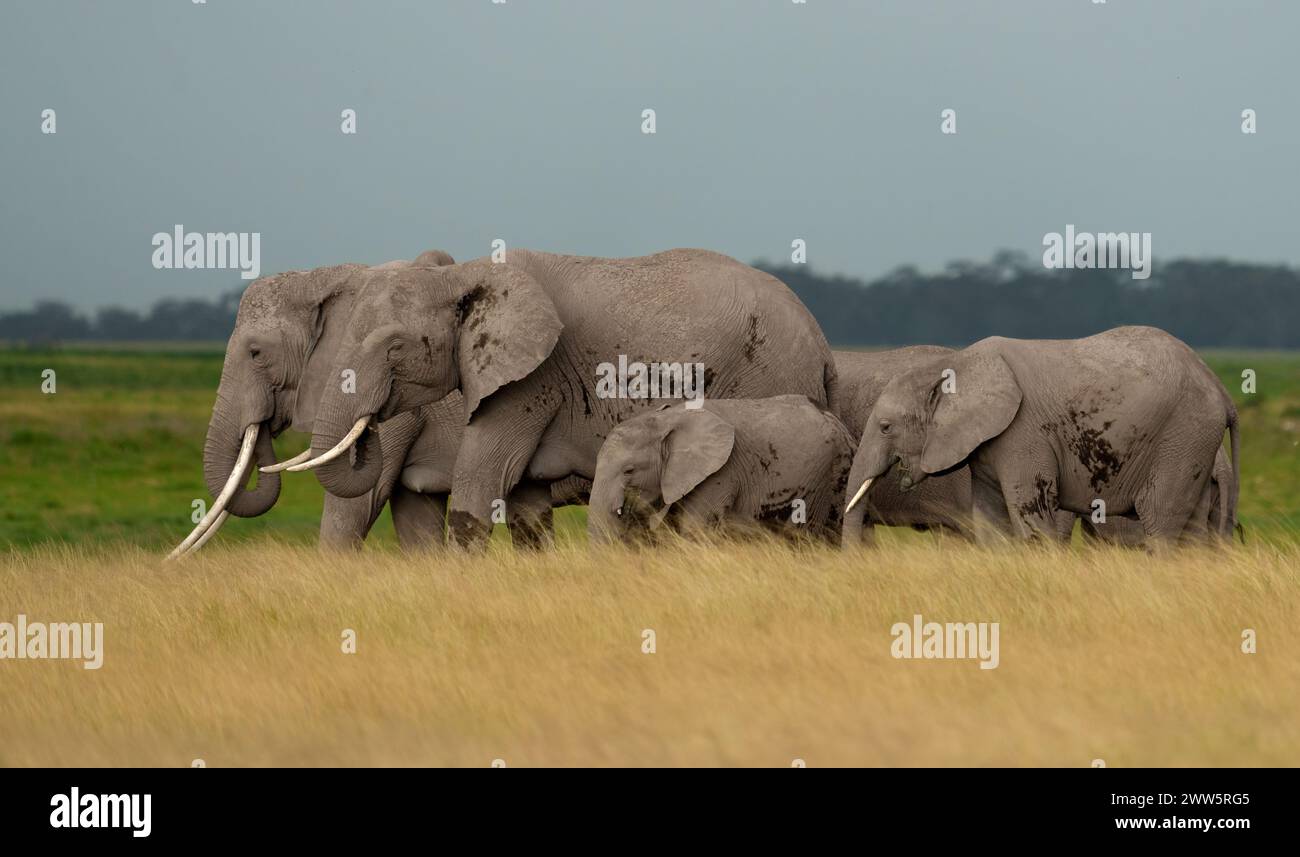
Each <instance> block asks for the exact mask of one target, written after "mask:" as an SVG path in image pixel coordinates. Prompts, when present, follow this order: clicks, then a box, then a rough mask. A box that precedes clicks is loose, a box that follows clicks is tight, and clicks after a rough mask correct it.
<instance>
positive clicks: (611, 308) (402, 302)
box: [294, 249, 835, 545]
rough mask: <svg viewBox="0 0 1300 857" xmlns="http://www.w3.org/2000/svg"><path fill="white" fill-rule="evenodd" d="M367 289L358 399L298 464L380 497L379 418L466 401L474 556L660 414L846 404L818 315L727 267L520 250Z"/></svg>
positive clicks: (672, 258)
mask: <svg viewBox="0 0 1300 857" xmlns="http://www.w3.org/2000/svg"><path fill="white" fill-rule="evenodd" d="M367 279H368V283H367V285H366V288H365V292H364V293H363V295H362V296H361V297H359V298H358V300H357V305H356V308H355V309H354V310H353V313H352V318H351V319H350V321H349V323H348V331H347V333H346V334H345V344H344V345H343V346H342V347H341V348H340V350H339V358H338V361H337V363H336V365H335V373H336V374H337V373H338V372H342V371H349V370H350V371H351V372H353V373H354V375H355V378H356V386H355V390H354V391H352V392H350V393H349V392H346V391H341V390H339V389H338V388H337V386H335V387H331V388H327V389H326V390H325V392H324V395H323V396H322V399H321V402H320V406H319V408H318V413H317V419H316V422H315V434H314V436H313V438H312V451H313V453H315V455H316V457H315V458H314V459H313V460H312V461H308V462H303V463H302V464H299V465H295V466H294V467H295V469H298V468H301V469H313V470H314V471H315V473H316V474H317V478H318V479H319V480H320V482H321V484H322V485H323V486H324V487H325V489H326V490H327V491H329V492H330V493H332V494H337V495H339V496H342V497H355V496H359V495H361V494H364V493H366V492H368V491H370V490H371V489H372V488H373V487H374V485H375V480H376V479H377V478H378V476H379V474H380V473H382V470H383V453H382V450H381V449H380V447H379V444H378V443H377V438H376V432H375V431H373V430H372V429H371V425H372V422H371V421H372V420H375V421H378V425H379V426H381V427H382V426H383V425H384V424H385V421H386V420H389V419H391V418H393V417H394V416H396V415H400V414H402V413H404V412H406V411H410V410H412V409H415V408H418V407H420V406H421V405H423V404H425V403H427V402H430V401H437V400H439V399H441V398H442V397H444V396H446V395H447V394H448V393H450V392H452V391H453V390H459V391H461V393H462V394H463V395H464V397H465V414H466V420H467V421H466V426H465V436H464V440H463V441H462V443H461V447H460V452H459V455H458V456H457V460H456V473H455V477H454V479H453V483H452V492H451V507H450V512H449V518H448V529H449V531H450V532H451V534H452V536H453V537H454V538H455V539H456V541H457V543H459V544H470V545H481V544H482V543H483V541H484V540H485V538H486V536H487V534H488V532H489V531H490V529H491V526H492V522H493V520H494V515H495V513H496V512H497V510H498V509H499V504H500V503H501V502H502V501H505V502H506V508H507V509H511V508H514V507H515V506H516V498H518V497H520V496H521V495H523V496H531V497H538V496H545V493H544V489H545V486H546V485H547V484H549V483H553V482H554V481H556V480H561V479H566V478H568V477H572V476H578V477H581V478H583V479H587V480H590V479H591V478H593V476H594V475H595V468H596V454H597V452H598V450H599V449H600V445H601V442H602V441H603V439H604V438H605V436H606V435H607V434H608V433H609V432H610V430H611V429H613V428H614V427H615V426H616V425H618V424H619V423H620V422H622V421H623V420H624V419H626V418H628V417H629V416H631V415H634V414H636V413H639V412H642V411H643V410H645V409H647V408H649V407H652V406H655V405H660V404H664V403H666V402H674V401H680V400H681V399H683V398H692V399H693V398H698V397H700V396H705V397H708V398H763V397H767V396H774V395H781V394H786V393H789V394H798V395H804V396H807V397H808V398H809V399H811V400H812V401H813V402H814V403H815V404H817V405H819V406H822V407H826V406H828V404H829V403H830V401H831V399H832V397H833V391H834V385H835V366H834V363H833V361H832V358H831V352H830V346H829V345H827V343H826V339H825V337H824V336H823V335H822V332H821V328H820V327H818V325H817V322H816V321H815V320H814V319H813V317H812V314H811V313H809V312H808V310H807V308H806V307H804V306H803V304H802V303H800V301H799V300H798V298H796V297H795V295H794V293H793V292H791V291H790V290H789V288H788V287H786V286H785V285H784V284H783V283H781V282H780V281H779V280H777V279H775V278H774V277H771V276H769V275H767V274H764V273H763V272H761V271H758V270H756V269H754V268H751V267H749V266H748V265H744V264H742V263H740V262H737V261H736V260H734V259H730V258H728V257H726V256H722V255H720V254H717V253H711V252H708V251H705V250H670V251H667V252H664V253H658V254H655V255H653V256H643V257H639V258H628V259H601V258H594V257H582V256H564V255H558V254H552V253H540V252H536V251H530V250H520V249H512V250H510V251H509V252H508V254H507V255H506V258H505V259H504V260H503V261H497V260H493V259H487V258H484V259H478V260H475V261H473V262H468V263H465V264H460V265H453V266H448V267H445V268H438V269H427V268H426V269H418V270H416V269H412V270H396V271H382V272H372V273H371V274H369V275H367ZM638 367H639V368H638ZM665 367H667V369H665ZM629 372H632V373H634V374H636V373H639V374H637V378H639V379H640V381H642V382H645V383H638V381H637V380H636V379H632V380H629V377H628V373H629ZM619 375H621V376H622V377H621V379H620V378H618V377H616V376H619ZM507 498H508V499H507Z"/></svg>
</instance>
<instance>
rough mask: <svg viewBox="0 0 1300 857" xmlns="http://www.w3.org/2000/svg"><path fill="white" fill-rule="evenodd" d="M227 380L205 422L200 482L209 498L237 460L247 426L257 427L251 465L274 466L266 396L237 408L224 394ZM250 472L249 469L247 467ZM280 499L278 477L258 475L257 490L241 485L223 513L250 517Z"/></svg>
mask: <svg viewBox="0 0 1300 857" xmlns="http://www.w3.org/2000/svg"><path fill="white" fill-rule="evenodd" d="M229 389H230V387H229V385H228V379H227V378H226V377H224V376H223V378H222V380H221V386H220V387H219V388H218V390H217V404H216V405H215V406H214V407H213V409H212V419H211V420H210V421H209V422H208V434H207V437H206V439H205V440H204V442H203V481H204V482H205V483H206V484H207V486H208V491H209V492H211V494H212V496H213V497H216V496H218V495H219V494H220V493H221V491H222V489H223V488H224V487H225V485H226V483H227V481H229V479H230V476H231V471H233V470H234V468H235V463H236V460H237V459H238V458H239V450H240V444H241V439H242V437H243V435H244V433H245V431H246V430H247V428H248V427H249V426H253V425H258V426H260V430H259V431H258V433H257V443H256V446H255V447H254V462H255V466H258V467H261V466H269V465H272V464H275V450H274V448H273V447H272V444H271V429H270V426H269V425H267V424H266V422H267V421H268V420H269V419H270V413H269V411H270V406H269V398H270V396H269V393H268V394H266V396H264V397H261V398H264V399H265V401H257V402H249V403H247V405H248V406H247V407H243V408H241V407H239V406H238V405H237V404H236V403H235V402H233V401H232V400H231V398H230V396H229V394H228V390H229ZM248 469H249V470H252V469H253V468H252V467H250V468H248ZM279 496H280V475H279V474H278V473H271V474H262V475H260V476H259V477H258V479H257V487H255V488H253V489H252V490H249V489H248V488H246V487H244V485H243V484H242V483H241V484H240V487H239V488H238V489H237V490H236V491H235V493H234V495H233V496H232V497H231V498H230V500H229V501H228V502H227V504H226V508H225V510H226V511H227V512H229V513H230V514H232V515H235V516H237V517H240V518H254V517H257V516H258V515H262V514H265V513H266V512H267V511H268V510H270V508H271V507H272V506H273V505H275V501H276V500H277V499H278V498H279Z"/></svg>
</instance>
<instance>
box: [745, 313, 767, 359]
mask: <svg viewBox="0 0 1300 857" xmlns="http://www.w3.org/2000/svg"><path fill="white" fill-rule="evenodd" d="M766 341H767V338H766V337H764V336H763V335H762V334H760V333H759V332H758V316H757V315H751V316H750V317H749V331H748V332H747V333H746V334H745V359H746V360H748V361H749V362H750V363H753V362H754V360H755V359H756V358H757V357H758V348H759V346H760V345H762V344H763V343H764V342H766Z"/></svg>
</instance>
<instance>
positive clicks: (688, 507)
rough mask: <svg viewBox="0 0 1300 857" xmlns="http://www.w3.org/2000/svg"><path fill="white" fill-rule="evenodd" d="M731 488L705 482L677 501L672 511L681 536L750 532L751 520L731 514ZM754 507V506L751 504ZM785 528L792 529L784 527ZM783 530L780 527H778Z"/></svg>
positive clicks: (753, 522) (733, 496)
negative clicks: (747, 530) (737, 531)
mask: <svg viewBox="0 0 1300 857" xmlns="http://www.w3.org/2000/svg"><path fill="white" fill-rule="evenodd" d="M735 506H736V492H735V487H734V486H732V485H729V484H727V482H725V481H723V480H721V479H706V480H705V481H704V482H703V483H701V484H700V485H698V486H696V487H695V488H694V489H693V490H692V491H691V492H690V493H689V494H687V495H686V496H685V497H683V498H682V499H681V500H679V501H678V502H677V503H676V504H675V506H674V509H675V510H676V512H677V515H676V520H677V522H678V527H679V529H680V531H681V532H682V533H683V534H686V535H690V534H696V535H698V534H700V533H709V532H713V533H724V534H725V533H727V532H733V531H736V530H744V529H749V530H750V531H752V530H753V528H754V527H755V525H756V524H758V521H757V520H756V518H755V517H752V516H748V515H744V514H743V513H742V514H741V515H737V514H736V512H735ZM755 508H757V505H755ZM787 525H788V526H791V527H793V526H796V525H794V524H788V522H787ZM782 529H784V526H783V527H782Z"/></svg>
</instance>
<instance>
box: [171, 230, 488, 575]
mask: <svg viewBox="0 0 1300 857" xmlns="http://www.w3.org/2000/svg"><path fill="white" fill-rule="evenodd" d="M450 264H454V260H453V259H452V258H451V257H450V256H449V255H447V254H446V253H443V252H442V251H438V250H431V251H428V252H426V253H424V254H422V255H421V256H419V257H418V258H417V259H416V260H415V261H413V262H406V261H396V262H389V263H387V264H385V265H380V266H377V267H376V268H373V269H371V268H367V267H366V266H363V265H355V264H348V265H335V266H331V267H325V268H316V269H314V270H310V271H292V272H288V273H284V274H277V275H274V276H270V277H263V278H261V279H259V280H257V281H256V282H254V283H253V284H252V285H250V286H249V288H248V289H247V291H245V293H244V295H243V297H242V298H241V300H240V303H239V312H238V314H237V316H236V320H235V330H234V332H233V333H232V335H231V337H230V342H229V344H228V345H227V348H226V357H225V362H224V364H223V366H222V373H221V382H220V385H219V386H218V388H217V400H216V402H215V403H214V405H213V408H212V418H211V420H210V421H209V423H208V433H207V439H206V441H205V442H204V450H203V474H204V480H205V481H206V482H207V485H208V489H209V490H210V491H211V492H212V494H213V496H214V497H215V498H216V499H215V500H214V502H213V503H212V506H211V507H210V508H209V509H208V510H207V513H206V514H205V515H204V516H203V518H202V519H201V520H200V521H199V522H198V524H197V525H196V526H195V527H194V530H193V531H192V532H191V533H190V534H189V535H188V536H187V537H186V538H185V540H184V541H182V542H181V543H180V544H179V545H177V547H176V548H175V550H173V551H172V552H171V553H170V554H169V555H168V559H175V558H177V557H180V556H183V555H185V554H187V553H190V552H192V551H194V550H197V549H198V548H200V547H202V545H203V544H205V543H206V542H207V541H208V540H209V539H211V538H212V536H213V535H214V534H215V533H216V532H217V530H219V529H220V528H221V525H222V524H223V523H224V522H225V521H226V520H227V519H228V518H229V517H230V516H231V515H234V516H235V517H242V518H248V517H254V516H257V515H261V514H264V513H265V512H267V511H268V510H269V509H270V508H271V507H272V506H273V505H274V504H275V501H276V500H277V498H278V497H279V493H280V478H281V477H280V473H281V471H284V470H288V469H292V468H293V467H294V466H295V465H296V464H299V463H302V462H305V461H306V460H308V459H309V458H310V457H311V451H310V450H306V451H304V452H303V453H301V454H299V455H297V456H294V457H293V458H291V459H289V460H288V461H284V462H278V463H277V462H276V460H275V453H274V450H273V449H272V445H271V441H272V438H274V437H275V436H276V435H278V434H279V433H280V432H282V431H284V430H285V429H286V428H289V427H293V428H294V429H296V430H298V431H303V432H311V431H312V429H313V424H314V421H315V411H316V403H317V402H318V401H319V400H320V397H321V392H322V390H323V389H324V388H325V386H326V385H327V384H328V383H330V382H331V378H330V374H331V371H332V368H333V364H334V360H335V356H336V354H335V352H336V351H337V348H338V345H339V343H340V341H341V334H342V331H343V327H344V325H345V323H346V321H347V318H348V316H349V314H350V313H351V309H352V303H353V300H354V299H355V297H356V294H357V291H358V290H359V288H360V286H361V283H362V278H363V274H364V272H366V271H368V270H391V269H394V268H411V267H437V266H440V265H450ZM462 415H463V405H462V403H461V401H460V399H459V397H448V399H447V400H445V401H440V402H430V403H428V404H426V405H425V406H424V407H422V408H420V409H417V410H415V411H413V412H412V413H410V414H406V415H403V419H401V420H397V421H393V422H391V423H390V424H389V425H388V426H387V427H386V428H385V430H384V434H385V435H386V438H385V440H386V443H385V445H386V446H388V447H389V449H388V450H387V451H388V455H389V459H390V461H392V462H393V465H394V466H392V467H390V469H389V471H388V472H387V473H385V474H384V475H383V477H382V478H381V479H379V480H377V483H376V486H375V490H374V491H373V492H370V494H369V495H368V496H364V497H359V498H355V499H350V500H345V499H342V498H338V497H327V498H326V501H325V509H324V512H323V514H322V517H321V540H322V542H323V543H325V544H331V545H347V544H356V543H358V542H360V541H361V540H362V539H364V538H365V535H366V533H368V532H369V530H370V527H371V526H372V525H373V524H374V521H375V519H376V518H377V517H378V515H379V512H380V511H381V510H382V509H383V507H384V505H385V503H391V505H392V507H393V518H394V522H395V524H396V526H397V529H398V533H399V537H403V536H404V537H405V538H403V539H402V541H403V544H405V545H410V544H417V543H422V542H427V541H429V540H433V539H440V538H441V535H442V529H443V523H444V515H445V508H446V499H445V496H443V497H438V496H436V495H435V496H417V495H419V494H420V493H422V492H413V491H411V490H410V489H407V488H406V487H405V486H404V485H403V484H402V482H401V473H402V467H401V466H400V465H401V463H402V462H403V461H404V460H405V459H406V458H407V457H408V456H411V455H415V456H417V457H419V458H421V460H423V461H424V462H425V470H426V474H427V471H428V470H429V468H430V467H432V468H434V469H435V470H440V471H441V472H443V473H445V474H446V475H445V476H443V477H442V478H441V479H438V478H432V479H428V478H426V479H425V480H424V481H425V482H426V483H436V482H439V481H440V482H441V483H444V484H449V483H450V473H451V469H452V466H453V463H454V461H455V450H456V447H457V446H458V445H459V437H458V436H456V437H455V438H454V440H453V442H451V443H448V442H447V441H446V440H445V435H446V433H447V432H448V430H449V428H454V429H456V430H458V427H459V424H460V422H461V420H462ZM255 469H256V470H257V484H256V486H255V487H252V488H250V487H248V482H249V479H250V478H251V477H252V476H253V474H254V470H255Z"/></svg>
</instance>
